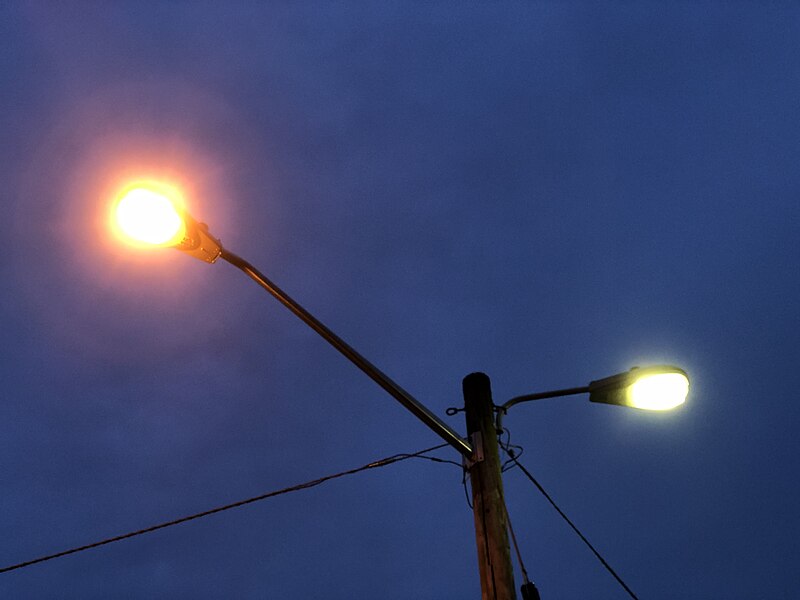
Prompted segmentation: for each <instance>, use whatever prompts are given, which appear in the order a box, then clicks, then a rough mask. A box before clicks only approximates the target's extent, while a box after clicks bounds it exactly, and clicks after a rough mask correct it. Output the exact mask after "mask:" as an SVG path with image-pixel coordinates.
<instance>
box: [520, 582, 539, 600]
mask: <svg viewBox="0 0 800 600" xmlns="http://www.w3.org/2000/svg"><path fill="white" fill-rule="evenodd" d="M519 591H521V592H522V600H541V598H540V597H539V590H537V589H536V586H535V585H533V582H532V581H526V582H525V583H523V584H522V586H521V587H520V588H519Z"/></svg>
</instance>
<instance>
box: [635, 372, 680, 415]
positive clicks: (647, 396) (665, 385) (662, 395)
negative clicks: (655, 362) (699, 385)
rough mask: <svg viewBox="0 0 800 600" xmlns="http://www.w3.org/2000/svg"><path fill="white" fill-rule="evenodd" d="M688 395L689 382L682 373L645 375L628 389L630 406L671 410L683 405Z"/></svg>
mask: <svg viewBox="0 0 800 600" xmlns="http://www.w3.org/2000/svg"><path fill="white" fill-rule="evenodd" d="M688 393H689V380H688V379H687V377H686V375H683V374H682V373H655V374H653V375H645V376H644V377H641V378H639V379H637V380H636V381H635V382H634V383H633V384H632V385H631V386H630V387H629V388H628V406H632V407H634V408H643V409H645V410H669V409H671V408H675V407H676V406H678V405H680V404H683V403H684V401H685V400H686V395H687V394H688Z"/></svg>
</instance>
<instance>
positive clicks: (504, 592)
mask: <svg viewBox="0 0 800 600" xmlns="http://www.w3.org/2000/svg"><path fill="white" fill-rule="evenodd" d="M112 219H113V223H114V229H115V230H116V231H117V232H118V234H119V235H120V236H121V237H123V238H124V239H126V240H127V241H128V242H129V243H132V244H134V245H136V246H157V247H165V246H167V247H170V246H171V247H174V248H177V249H179V250H182V251H183V252H186V253H188V254H190V255H192V256H194V257H195V258H198V259H200V260H202V261H204V262H207V263H214V262H215V261H216V260H217V259H218V258H222V259H223V260H225V261H227V262H229V263H230V264H232V265H233V266H235V267H236V268H238V269H240V270H241V271H242V272H244V273H245V274H246V275H247V276H249V277H250V278H251V279H253V280H254V281H255V282H256V283H257V284H258V285H260V286H261V287H263V288H264V289H265V290H267V291H268V292H269V293H270V294H271V295H272V296H274V297H275V298H276V299H277V300H278V301H279V302H281V303H282V304H283V305H284V306H286V307H287V308H288V309H289V310H291V311H292V312H293V313H294V314H295V315H296V316H297V317H298V318H300V319H301V320H302V321H303V322H304V323H305V324H306V325H308V326H309V327H311V328H312V329H313V330H314V331H316V332H317V333H318V334H319V335H321V336H322V337H323V338H325V340H327V341H328V343H330V344H331V345H332V346H333V347H334V348H336V350H338V351H339V352H340V353H341V354H343V355H344V356H345V357H347V358H348V359H349V360H350V361H351V362H352V363H353V364H355V365H356V366H357V367H358V368H359V369H361V371H363V372H364V373H365V374H366V375H368V376H369V377H370V378H371V379H372V380H373V381H375V382H376V383H377V384H378V385H380V386H381V387H382V388H383V389H384V390H386V391H387V392H388V393H389V394H390V395H391V396H392V397H394V398H395V399H396V400H397V401H399V402H400V403H401V404H402V405H403V406H405V407H406V408H407V409H408V410H409V411H410V412H411V413H413V414H414V415H415V416H417V418H419V419H420V420H421V421H422V422H423V423H425V424H426V425H427V426H428V427H429V428H430V429H431V430H433V431H434V432H435V433H436V434H437V435H439V436H440V437H441V438H442V439H444V440H445V441H446V442H447V443H448V444H450V445H451V446H452V447H453V448H455V449H456V450H458V451H459V452H460V453H461V455H462V456H463V457H464V463H465V466H466V468H468V469H469V471H470V479H471V482H472V498H473V512H474V517H475V535H476V541H477V547H478V564H479V569H480V579H481V592H482V597H484V598H488V597H494V598H509V599H513V598H515V593H514V576H513V569H512V566H511V558H510V550H509V543H508V526H507V522H506V509H505V500H504V499H503V486H502V472H501V463H500V458H499V448H498V442H497V437H498V436H497V434H498V433H499V432H501V431H502V427H501V424H502V417H503V415H504V414H505V413H506V412H507V411H508V409H509V408H510V407H511V406H514V405H515V404H518V403H520V402H527V401H530V400H539V399H542V398H553V397H557V396H567V395H572V394H581V393H588V394H589V400H591V401H592V402H602V403H607V404H619V405H624V406H632V407H636V408H644V409H650V410H666V409H669V408H673V407H674V406H677V405H678V404H681V403H682V402H683V401H684V400H685V398H686V394H687V392H688V389H689V380H688V378H687V376H686V373H685V372H684V371H682V370H681V369H678V368H677V367H648V368H645V369H631V370H630V371H628V372H626V373H620V374H618V375H614V376H612V377H607V378H605V379H599V380H597V381H593V382H591V383H590V384H589V385H588V386H584V387H580V388H570V389H565V390H557V391H554V392H542V393H537V394H528V395H525V396H518V397H516V398H512V399H511V400H509V401H508V402H506V403H505V404H503V405H502V406H500V407H496V406H495V405H494V403H493V401H492V396H491V387H490V382H489V378H488V377H487V376H486V375H484V374H483V373H473V374H471V375H468V376H467V377H465V378H464V381H463V392H464V411H465V413H466V421H467V431H468V434H469V439H464V438H462V437H461V435H459V434H458V433H457V432H456V431H455V430H454V429H452V428H451V427H450V426H449V425H447V424H446V423H444V422H443V421H441V420H440V419H439V417H437V416H436V415H435V414H433V413H432V412H431V411H430V410H429V409H428V408H427V407H425V406H424V405H423V404H422V403H420V402H419V401H417V400H416V399H415V398H414V397H413V396H411V394H409V393H408V392H406V391H405V390H404V389H403V388H401V387H400V386H399V385H397V384H396V383H395V382H394V381H392V380H391V379H390V378H389V377H388V376H387V375H386V374H385V373H383V372H382V371H381V370H380V369H378V368H377V367H376V366H374V365H373V364H372V363H370V362H369V361H368V360H367V359H366V358H364V357H363V356H361V355H360V354H359V353H358V352H356V351H355V350H354V349H353V348H352V347H351V346H350V345H348V344H347V343H346V342H345V341H344V340H342V339H341V338H340V337H339V336H337V335H336V334H335V333H333V332H332V331H331V330H330V329H328V328H327V327H326V326H325V325H324V324H323V323H322V322H321V321H319V320H318V319H317V318H316V317H314V316H313V315H312V314H311V313H309V312H308V311H307V310H305V309H304V308H303V307H302V306H300V305H299V304H298V303H297V302H295V301H294V300H293V299H292V298H291V297H289V295H288V294H286V293H285V292H284V291H283V290H281V289H280V288H279V287H278V286H277V285H275V284H274V283H273V282H272V281H270V280H269V279H268V278H267V277H266V276H264V275H263V274H262V273H261V272H259V271H258V270H257V269H256V268H255V267H254V266H253V265H251V264H250V263H249V262H247V261H246V260H244V259H243V258H241V257H239V256H237V255H236V254H233V253H232V252H230V251H228V250H226V249H225V248H223V247H222V244H221V243H220V241H219V240H218V239H216V238H215V237H213V236H212V235H211V234H210V233H209V232H208V227H207V226H206V225H205V223H199V222H197V221H195V219H193V218H192V217H191V216H190V215H189V213H188V212H187V210H186V208H185V206H184V203H183V201H182V198H181V196H180V193H179V192H178V191H177V190H176V189H175V188H171V187H169V186H165V185H162V184H159V183H155V182H151V181H140V182H137V183H135V184H133V185H130V186H128V187H127V188H125V189H124V190H123V191H122V193H121V194H120V195H119V196H118V197H117V199H116V201H115V202H114V205H113V210H112ZM495 410H496V411H497V416H496V420H495V417H494V411H495ZM522 593H523V597H524V598H526V599H527V598H535V597H538V593H536V592H535V587H534V586H533V584H531V583H530V582H528V581H527V580H526V583H525V585H523V586H522Z"/></svg>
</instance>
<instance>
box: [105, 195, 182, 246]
mask: <svg viewBox="0 0 800 600" xmlns="http://www.w3.org/2000/svg"><path fill="white" fill-rule="evenodd" d="M115 213H116V223H117V226H118V228H119V231H120V232H121V233H122V234H123V235H124V236H126V237H128V238H129V239H131V240H133V241H135V242H138V243H142V244H148V245H154V246H170V245H173V244H176V243H178V242H179V241H180V240H181V238H182V236H183V234H184V223H183V218H182V216H181V214H180V209H179V207H178V206H176V202H175V200H173V199H172V198H169V197H168V196H167V195H166V194H165V193H162V192H161V191H156V190H153V189H149V188H147V187H135V188H133V189H131V190H129V191H128V192H126V193H125V195H124V196H122V198H120V200H119V202H118V203H117V206H116V211H115Z"/></svg>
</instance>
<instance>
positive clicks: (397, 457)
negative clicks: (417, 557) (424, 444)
mask: <svg viewBox="0 0 800 600" xmlns="http://www.w3.org/2000/svg"><path fill="white" fill-rule="evenodd" d="M447 445H448V444H439V445H438V446H433V447H432V448H426V449H425V450H420V451H419V452H414V453H413V454H395V455H394V456H389V457H387V458H382V459H380V460H376V461H373V462H371V463H369V464H366V465H364V466H362V467H357V468H355V469H349V470H347V471H342V472H341V473H336V474H335V475H327V476H325V477H320V478H319V479H314V480H313V481H308V482H306V483H300V484H298V485H293V486H291V487H287V488H283V489H281V490H276V491H274V492H267V493H266V494H261V495H259V496H253V497H252V498H248V499H247V500H240V501H239V502H233V503H231V504H225V505H224V506H219V507H217V508H212V509H210V510H204V511H203V512H199V513H196V514H193V515H189V516H188V517H181V518H179V519H175V520H173V521H167V522H165V523H159V524H158V525H152V526H150V527H145V528H144V529H139V530H138V531H131V532H129V533H124V534H122V535H117V536H114V537H110V538H107V539H105V540H101V541H99V542H93V543H91V544H86V545H85V546H78V547H76V548H71V549H69V550H64V551H62V552H56V553H55V554H49V555H47V556H41V557H39V558H35V559H33V560H27V561H25V562H21V563H18V564H16V565H10V566H8V567H3V568H0V573H6V572H8V571H14V570H15V569H22V568H23V567H29V566H31V565H35V564H37V563H41V562H45V561H48V560H53V559H54V558H60V557H62V556H67V555H69V554H75V553H77V552H83V551H84V550H91V549H92V548H97V547H99V546H105V545H106V544H111V543H113V542H119V541H121V540H126V539H128V538H132V537H136V536H139V535H143V534H145V533H150V532H151V531H157V530H159V529H165V528H167V527H172V526H173V525H179V524H180V523H186V522H187V521H192V520H194V519H199V518H201V517H207V516H209V515H213V514H216V513H220V512H223V511H226V510H230V509H232V508H239V507H240V506H244V505H246V504H252V503H253V502H258V501H260V500H266V499H267V498H273V497H275V496H280V495H282V494H288V493H290V492H298V491H300V490H305V489H308V488H312V487H315V486H318V485H320V484H321V483H325V482H326V481H330V480H331V479H338V478H339V477H344V476H346V475H354V474H356V473H359V472H361V471H366V470H368V469H377V468H378V467H386V466H388V465H391V464H394V463H396V462H400V461H403V460H407V459H409V458H431V457H427V456H425V457H423V456H422V455H423V454H427V453H428V452H433V451H434V450H439V449H440V448H444V447H445V446H447ZM443 462H444V461H443ZM459 466H460V465H459Z"/></svg>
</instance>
